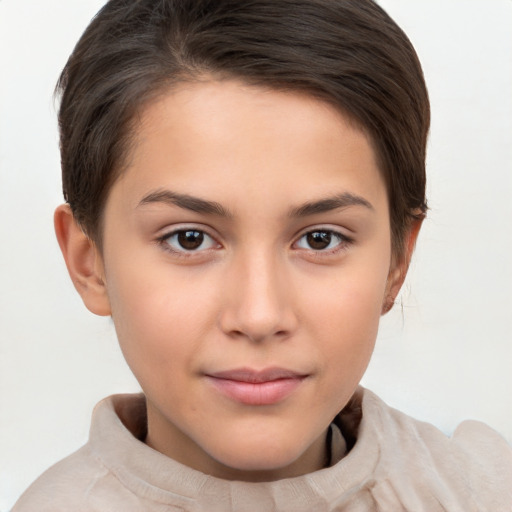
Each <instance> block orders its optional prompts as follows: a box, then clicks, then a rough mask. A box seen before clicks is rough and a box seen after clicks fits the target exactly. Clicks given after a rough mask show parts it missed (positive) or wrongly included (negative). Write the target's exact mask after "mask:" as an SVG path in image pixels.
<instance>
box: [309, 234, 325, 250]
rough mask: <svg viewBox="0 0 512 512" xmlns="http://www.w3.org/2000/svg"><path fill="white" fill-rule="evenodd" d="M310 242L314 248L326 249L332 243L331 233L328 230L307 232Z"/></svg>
mask: <svg viewBox="0 0 512 512" xmlns="http://www.w3.org/2000/svg"><path fill="white" fill-rule="evenodd" d="M307 240H308V244H309V246H310V247H311V248H312V249H318V250H321V249H325V248H326V247H328V246H329V244H330V243H331V233H328V232H327V231H313V233H308V234H307Z"/></svg>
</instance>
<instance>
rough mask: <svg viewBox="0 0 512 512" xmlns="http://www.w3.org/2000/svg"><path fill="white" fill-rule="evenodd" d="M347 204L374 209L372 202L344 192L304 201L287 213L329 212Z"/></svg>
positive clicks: (309, 213) (312, 213)
mask: <svg viewBox="0 0 512 512" xmlns="http://www.w3.org/2000/svg"><path fill="white" fill-rule="evenodd" d="M349 206H364V207H365V208H368V209H369V210H374V208H373V206H372V204H371V203H370V202H369V201H367V200H366V199H365V198H364V197H361V196H358V195H354V194H351V193H349V192H344V193H342V194H338V195H335V196H332V197H327V198H325V199H319V200H318V201H311V202H307V203H304V204H303V205H300V206H298V207H296V208H293V209H292V210H291V211H290V213H289V215H290V217H308V216H309V215H316V214H318V213H325V212H330V211H332V210H337V209H338V208H348V207H349Z"/></svg>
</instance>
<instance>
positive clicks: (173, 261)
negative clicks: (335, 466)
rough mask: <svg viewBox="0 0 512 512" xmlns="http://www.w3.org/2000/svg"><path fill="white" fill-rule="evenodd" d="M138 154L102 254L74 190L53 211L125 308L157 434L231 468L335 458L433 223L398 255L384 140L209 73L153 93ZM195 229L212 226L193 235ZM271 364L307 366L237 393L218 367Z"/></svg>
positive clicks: (189, 454)
mask: <svg viewBox="0 0 512 512" xmlns="http://www.w3.org/2000/svg"><path fill="white" fill-rule="evenodd" d="M130 157H131V158H130V161H129V165H128V167H127V169H126V170H125V171H124V174H123V175H122V176H121V178H120V179H119V180H118V181H117V182H116V183H115V184H114V185H113V187H112V189H111V191H110V194H109V197H108V200H107V203H106V208H105V212H104V231H103V234H102V236H103V248H102V252H100V251H99V250H98V249H97V248H96V246H95V245H94V243H93V242H91V240H90V239H89V238H87V237H86V236H85V235H84V234H83V233H82V231H81V230H80V229H79V228H78V226H77V225H76V223H75V222H74V220H73V217H72V214H71V212H70V211H69V208H68V207H67V206H66V205H63V206H61V207H59V208H58V209H57V211H56V215H55V225H56V232H57V236H58V239H59V243H60V246H61V249H62V252H63V254H64V257H65V259H66V263H67V265H68V269H69V272H70V275H71V277H72V279H73V282H74V284H75V286H76V288H77V290H78V291H79V292H80V294H81V296H82V298H83V300H84V302H85V304H86V306H87V307H88V308H89V309H90V310H91V311H93V312H94V313H96V314H100V315H112V317H113V320H114V323H115V327H116V330H117V334H118V338H119V342H120V345H121V348H122V350H123V353H124V355H125V357H126V360H127V362H128V364H129V366H130V368H131V369H132V371H133V373H134V374H135V376H136V378H137V379H138V381H139V383H140V385H141V387H142V389H143V391H144V393H145V394H146V398H147V407H148V436H147V439H146V442H147V444H148V445H149V446H151V447H153V448H155V449H156V450H158V451H160V452H162V453H164V454H166V455H168V456H170V457H172V458H174V459H175V460H177V461H179V462H182V463H184V464H186V465H188V466H190V467H192V468H194V469H197V470H200V471H202V472H204V473H208V474H212V475H214V476H218V477H221V478H227V479H239V480H247V481H261V480H276V479H280V478H286V477H292V476H297V475H302V474H305V473H308V472H311V471H314V470H317V469H320V468H321V467H323V466H324V465H325V461H326V449H325V436H326V430H327V428H328V425H329V423H330V422H331V420H332V419H333V417H334V416H335V415H336V414H337V413H338V412H339V411H340V410H341V409H342V408H343V406H344V405H345V404H346V403H347V402H348V400H349V399H350V397H351V396H352V394H353V393H354V391H355V389H356V387H357V385H358V383H359V381H360V379H361V377H362V375H363V373H364V371H365V369H366V367H367V364H368V362H369V359H370V356H371V354H372V351H373V347H374V343H375V339H376V336H377V329H378V324H379V318H380V316H381V314H383V312H385V311H386V310H387V309H388V307H389V301H390V300H392V299H393V298H394V297H395V296H396V294H397V293H398V290H399V288H400V286H401V284H402V282H403V279H404V277H405V273H406V270H407V264H408V261H409V258H410V253H411V252H412V246H413V245H414V240H415V238H416V235H417V231H418V228H419V225H418V226H416V227H415V228H414V229H411V231H410V233H409V234H408V248H409V251H408V252H407V251H406V257H405V258H404V259H403V260H401V261H400V262H398V263H397V262H395V261H394V258H393V257H392V251H391V234H390V233H391V232H390V223H389V208H388V198H387V194H386V188H385V184H384V181H383V178H382V176H381V173H380V171H379V169H378V167H377V164H376V158H375V154H374V151H373V149H372V145H371V143H370V141H369V139H368V138H367V136H366V135H365V133H364V132H362V131H361V130H359V129H358V128H356V127H355V126H354V125H353V124H351V123H350V122H349V121H348V120H347V119H346V118H344V116H343V115H342V114H340V113H339V112H338V111H337V110H335V109H334V108H333V107H331V106H329V105H327V104H325V103H323V102H321V101H318V100H316V99H314V98H311V97H309V96H306V95H303V94H299V93H293V92H278V91H274V90H267V89H263V88H257V87H253V86H247V85H244V84H243V83H239V82H236V81H213V80H212V81H203V82H197V83H188V84H183V85H180V86H178V87H177V88H175V89H173V90H172V91H170V92H168V93H167V94H165V95H164V96H162V97H161V98H160V99H159V100H158V101H156V102H154V103H152V104H150V105H149V106H148V107H146V109H145V110H144V112H143V113H142V116H141V120H140V125H138V127H137V128H136V138H135V144H134V148H133V152H132V154H131V155H130ZM177 194H180V196H177ZM183 196H186V197H183ZM190 197H193V198H199V199H201V200H204V201H208V202H210V203H209V204H208V205H205V204H203V203H199V202H197V201H195V202H194V201H192V202H191V201H190V200H188V199H189V198H190ZM332 198H336V199H337V200H338V202H330V203H328V202H325V201H323V200H325V199H332ZM340 198H341V201H339V199H340ZM354 198H355V199H354ZM322 201H323V202H322ZM212 202H214V203H215V204H214V205H212V204H211V203H212ZM311 203H315V204H316V208H312V207H311ZM198 205H199V206H198ZM305 205H309V206H310V207H309V208H307V207H304V206H305ZM194 209H195V210H198V211H193V210H194ZM210 210H211V211H210ZM180 229H181V230H182V231H181V232H179V230H180ZM187 229H188V230H189V231H193V232H194V231H195V232H197V233H200V234H202V235H198V236H199V238H200V236H203V241H202V242H201V243H200V245H198V246H197V244H196V245H194V244H192V247H194V248H193V249H190V247H191V246H190V245H189V246H187V247H188V250H187V249H184V248H183V246H182V245H180V241H181V242H182V241H183V239H184V237H183V230H187ZM176 230H178V233H176ZM180 233H181V235H180ZM307 233H316V234H315V235H311V234H310V235H309V236H307V235H306V234H307ZM180 237H181V238H180ZM315 237H316V238H315ZM192 238H193V237H192ZM196 238H197V237H196ZM319 239H320V242H322V241H323V242H328V244H327V246H326V247H325V248H323V247H322V246H321V244H320V245H318V244H317V245H314V244H313V245H314V246H313V245H312V244H311V242H312V241H313V242H318V240H319ZM185 241H186V240H185ZM192 241H193V242H196V239H193V240H192ZM272 367H280V368H285V369H287V370H291V371H293V372H296V373H297V374H300V376H301V378H300V379H299V383H298V384H297V385H296V387H294V388H293V391H292V392H291V393H290V394H289V395H287V396H285V398H284V399H282V400H279V401H278V402H277V403H272V404H269V405H250V404H246V403H241V402H240V401H237V400H233V399H232V398H229V397H228V396H226V395H225V394H223V393H222V392H219V390H218V389H217V387H216V386H215V385H213V384H212V379H211V377H210V376H211V375H212V374H214V373H216V372H221V371H227V370H232V369H236V368H245V369H247V368H249V369H251V370H255V371H256V370H257V371H259V370H263V369H267V368H272Z"/></svg>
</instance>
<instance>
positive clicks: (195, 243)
mask: <svg viewBox="0 0 512 512" xmlns="http://www.w3.org/2000/svg"><path fill="white" fill-rule="evenodd" d="M203 241H204V234H203V233H202V232H201V231H180V232H179V233H177V242H178V243H179V244H180V246H181V247H182V248H183V249H186V250H187V251H193V250H195V249H199V247H201V244H202V243H203Z"/></svg>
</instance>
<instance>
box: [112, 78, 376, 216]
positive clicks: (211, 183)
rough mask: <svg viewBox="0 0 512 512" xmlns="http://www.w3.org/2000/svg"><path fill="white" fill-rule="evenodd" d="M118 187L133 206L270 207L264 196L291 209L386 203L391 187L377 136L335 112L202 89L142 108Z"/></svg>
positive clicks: (302, 100) (241, 88) (219, 86)
mask: <svg viewBox="0 0 512 512" xmlns="http://www.w3.org/2000/svg"><path fill="white" fill-rule="evenodd" d="M116 187H117V188H118V189H122V190H123V194H122V196H123V199H124V202H125V203H127V206H128V207H131V208H133V207H135V206H136V204H135V203H136V202H137V201H140V199H141V197H143V196H144V195H147V194H148V193H151V192H152V191H155V190H156V189H160V188H172V189H173V190H174V191H177V192H184V193H188V194H193V195H195V196H199V197H213V198H214V199H216V200H221V201H224V200H229V201H231V202H233V201H234V200H235V199H236V197H237V195H239V194H240V193H241V189H244V191H243V193H244V201H245V202H247V201H250V200H251V198H252V199H254V200H255V201H259V203H258V204H259V205H262V204H263V203H262V195H264V196H265V197H267V198H268V199H269V200H270V198H272V200H270V201H263V202H270V204H269V206H273V207H274V206H276V204H277V203H276V200H277V199H279V201H278V202H282V203H283V207H284V202H286V201H285V199H288V198H289V199H290V200H291V198H294V200H295V201H296V202H304V201H307V200H309V199H311V197H312V196H313V195H319V196H327V195H333V193H335V192H350V193H354V194H357V195H367V196H369V197H372V198H373V201H376V200H377V198H378V200H379V201H380V202H382V200H383V197H382V192H383V190H384V183H383V180H382V177H381V173H380V172H379V170H378V166H377V163H376V158H375V153H374V150H373V148H372V144H371V142H370V140H369V138H368V137H367V135H366V134H365V133H364V132H363V131H362V130H361V129H359V128H358V127H356V126H355V125H354V124H353V123H352V122H350V120H349V119H348V118H347V117H345V116H344V115H343V114H342V113H340V112H339V111H338V110H337V109H335V108H334V107H333V106H331V105H329V104H327V103H325V102H323V101H320V100H318V99H316V98H314V97H312V96H309V95H306V94H302V93H297V92H283V91H276V90H272V89H265V88H260V87H255V86H249V85H246V84H244V83H241V82H238V81H204V82H192V83H184V84H180V85H178V86H177V87H175V88H173V89H172V90H170V91H168V92H167V93H165V94H163V95H161V96H160V97H159V98H158V100H156V101H154V102H152V103H150V104H149V105H147V106H146V107H145V108H144V109H143V111H142V113H141V115H140V117H139V122H138V123H137V125H136V126H135V137H134V143H133V146H132V151H131V158H130V161H129V165H128V167H127V168H126V170H125V172H124V173H123V175H122V177H121V179H120V180H119V183H118V184H116V185H115V186H114V189H115V188H116ZM338 189H344V190H338ZM276 191H280V192H281V197H280V198H279V197H275V195H276V194H275V192H276ZM283 191H286V196H284V197H283V194H282V192H283ZM113 192H115V191H114V190H113ZM117 195H119V194H117ZM384 200H385V198H384ZM235 202H236V201H235ZM128 203H130V204H128ZM233 206H235V205H233Z"/></svg>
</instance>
